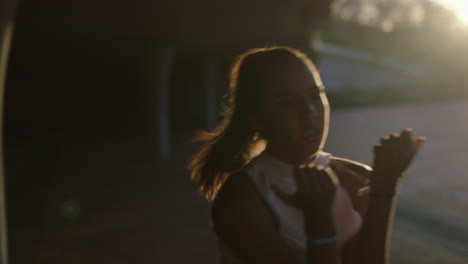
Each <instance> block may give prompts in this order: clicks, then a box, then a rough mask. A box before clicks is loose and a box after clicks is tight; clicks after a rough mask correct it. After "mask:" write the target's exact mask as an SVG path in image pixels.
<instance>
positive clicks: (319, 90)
mask: <svg viewBox="0 0 468 264" xmlns="http://www.w3.org/2000/svg"><path fill="white" fill-rule="evenodd" d="M310 90H312V91H314V92H317V93H320V92H323V90H324V87H323V86H318V85H314V86H311V87H309V88H307V91H310ZM295 94H296V93H295V92H283V93H282V92H279V93H278V94H275V97H287V96H293V95H295Z"/></svg>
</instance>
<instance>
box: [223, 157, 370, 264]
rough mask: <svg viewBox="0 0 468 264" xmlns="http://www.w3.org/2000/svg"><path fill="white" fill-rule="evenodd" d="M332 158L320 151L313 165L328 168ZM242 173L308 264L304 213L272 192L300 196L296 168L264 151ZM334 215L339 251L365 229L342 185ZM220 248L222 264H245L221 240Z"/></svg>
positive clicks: (337, 195)
mask: <svg viewBox="0 0 468 264" xmlns="http://www.w3.org/2000/svg"><path fill="white" fill-rule="evenodd" d="M330 158H331V154H329V153H326V152H323V151H320V152H319V153H317V155H316V156H315V159H314V160H313V161H312V162H311V163H312V164H314V165H320V166H323V167H325V168H327V167H329V163H330ZM241 171H244V172H245V173H246V174H247V175H248V176H249V177H250V178H251V179H252V181H253V182H254V184H255V186H256V188H257V190H258V192H259V193H260V195H261V196H262V198H263V200H264V201H265V203H266V204H267V205H268V206H269V207H270V208H271V210H272V212H273V213H274V215H275V217H276V219H277V220H278V224H279V226H278V232H279V233H280V235H281V237H282V238H283V239H284V241H285V242H286V243H287V244H288V245H289V246H290V247H291V248H292V249H294V251H297V253H298V254H302V255H303V258H302V259H304V261H305V259H306V250H307V236H306V234H305V224H304V216H303V213H302V211H301V210H299V209H297V208H295V207H292V206H290V205H288V204H287V203H285V202H284V201H283V200H281V199H280V198H279V197H278V196H277V195H276V194H275V193H274V192H273V189H272V188H271V186H275V187H276V188H277V189H280V190H282V191H283V192H284V193H287V194H292V193H295V192H297V186H296V183H295V180H294V176H293V173H294V166H293V165H291V164H288V163H285V162H282V161H280V160H278V159H276V158H274V157H273V156H272V155H271V154H269V153H268V152H266V151H264V152H262V153H261V154H260V155H259V156H257V157H256V158H254V159H253V160H252V161H251V162H250V163H249V164H248V165H247V166H246V167H244V168H242V169H241ZM332 215H333V219H334V222H335V228H336V236H337V246H338V248H339V249H340V248H342V247H343V245H344V244H345V242H346V241H347V240H349V239H350V238H351V237H352V236H353V235H355V234H356V233H357V232H358V231H359V229H360V227H361V225H362V218H361V216H360V214H359V213H358V212H356V211H355V210H354V209H353V207H352V202H351V199H350V197H349V195H348V193H347V192H346V190H345V188H344V187H343V186H341V185H338V186H337V189H336V192H335V198H334V201H333V207H332ZM218 244H219V249H220V253H221V261H222V263H223V264H240V263H242V262H241V261H240V260H239V258H238V257H237V256H236V254H235V253H234V252H233V251H232V250H231V249H230V248H229V247H228V246H227V245H226V244H225V243H224V242H223V241H222V240H221V239H218Z"/></svg>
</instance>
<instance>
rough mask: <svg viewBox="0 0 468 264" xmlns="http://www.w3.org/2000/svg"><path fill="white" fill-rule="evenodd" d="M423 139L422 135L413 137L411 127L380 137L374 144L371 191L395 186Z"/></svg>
mask: <svg viewBox="0 0 468 264" xmlns="http://www.w3.org/2000/svg"><path fill="white" fill-rule="evenodd" d="M424 140H425V138H422V137H420V138H416V139H414V138H413V137H412V135H411V129H405V130H403V131H402V132H401V133H400V134H397V133H395V134H392V135H390V136H386V137H383V138H381V139H380V144H377V145H375V146H374V165H373V167H374V177H373V179H372V187H371V188H372V189H373V191H377V192H379V191H381V190H388V188H393V187H395V186H396V184H397V182H398V180H399V179H400V177H401V176H402V175H403V172H404V171H405V170H406V169H407V168H408V167H409V165H410V163H411V161H412V160H413V158H414V156H415V155H416V153H417V152H418V150H419V147H420V146H421V144H422V143H423V142H424Z"/></svg>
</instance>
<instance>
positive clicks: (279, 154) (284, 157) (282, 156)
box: [265, 145, 318, 166]
mask: <svg viewBox="0 0 468 264" xmlns="http://www.w3.org/2000/svg"><path fill="white" fill-rule="evenodd" d="M265 151H267V152H268V153H269V154H270V155H271V156H273V157H274V158H276V159H277V160H280V161H282V162H284V163H288V164H291V165H295V166H298V165H302V164H305V163H307V162H310V161H311V157H312V156H315V154H317V152H318V150H317V151H316V152H315V153H312V154H302V155H301V154H300V153H297V152H296V153H290V152H287V151H280V150H278V149H275V148H274V147H272V146H270V145H267V147H266V149H265Z"/></svg>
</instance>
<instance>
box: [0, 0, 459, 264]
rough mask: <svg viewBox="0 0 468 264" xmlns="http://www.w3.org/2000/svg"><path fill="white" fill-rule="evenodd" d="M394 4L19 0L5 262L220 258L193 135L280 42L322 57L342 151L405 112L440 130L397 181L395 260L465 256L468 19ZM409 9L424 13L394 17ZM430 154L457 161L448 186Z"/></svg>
mask: <svg viewBox="0 0 468 264" xmlns="http://www.w3.org/2000/svg"><path fill="white" fill-rule="evenodd" d="M12 2H14V1H12ZM371 2H372V1H370V2H369V1H367V4H368V5H369V4H372V3H371ZM389 2H391V3H392V4H390V5H388V6H387V5H383V6H377V7H376V8H377V9H376V10H378V12H377V15H375V14H374V15H372V14H371V15H369V14H366V12H365V11H362V10H368V9H366V8H364V7H363V5H365V4H366V1H357V0H347V1H335V2H333V1H332V0H315V1H301V0H292V1H280V0H273V1H262V0H252V1H247V0H240V1H224V0H221V1H214V0H209V1H205V2H200V1H188V0H175V1H169V0H160V1H152V0H136V1H132V2H130V1H123V0H114V1H110V0H97V1H96V0H95V1H90V0H84V1H77V0H73V1H63V0H62V1H59V0H42V1H37V0H19V1H17V4H18V7H17V9H16V16H15V28H14V35H13V40H12V42H11V49H10V55H9V60H8V72H7V75H6V83H5V84H6V86H5V87H6V89H5V91H4V93H5V96H4V102H3V108H4V119H3V124H4V127H3V128H4V129H3V131H4V151H3V152H4V170H5V179H4V181H5V186H6V207H7V224H8V248H9V262H10V263H13V264H22V263H49V264H54V263H57V264H58V263H70V264H72V263H116V264H117V263H213V264H214V263H218V257H219V256H218V251H217V245H216V239H215V235H214V233H213V230H212V228H211V223H210V203H209V202H207V201H206V200H204V199H203V198H202V197H200V196H198V195H197V193H196V191H195V187H194V185H193V184H192V183H191V182H190V181H189V172H188V170H187V162H188V160H189V159H190V156H191V155H192V154H193V153H194V151H195V150H196V148H197V147H198V145H197V144H194V143H192V141H191V138H192V136H193V134H194V131H195V130H197V129H210V128H213V127H214V125H215V123H216V121H217V120H219V112H220V110H221V109H222V105H223V95H224V93H225V92H226V91H227V71H228V68H229V66H230V64H231V61H232V59H233V58H234V57H235V56H236V55H237V54H239V53H240V52H243V51H245V50H246V49H249V48H254V47H258V46H266V45H273V44H278V45H291V46H295V47H297V48H300V49H302V50H304V51H305V52H306V53H307V54H309V55H310V56H311V57H312V58H314V59H316V61H317V63H318V66H319V68H320V70H321V72H322V74H323V77H324V82H325V86H327V92H329V97H330V101H331V104H332V109H335V108H336V109H339V110H337V111H336V112H333V111H334V110H332V126H331V133H330V140H329V143H328V144H327V146H328V147H329V151H331V152H332V153H337V155H340V156H343V157H347V158H352V159H355V160H359V161H362V162H365V163H367V164H370V163H371V146H372V144H374V143H375V142H376V141H377V139H378V137H379V136H384V135H386V134H389V133H391V132H394V131H399V130H401V129H403V128H405V127H411V126H413V127H414V128H415V131H416V132H417V134H418V135H419V134H421V135H426V136H428V137H429V139H430V140H432V138H434V140H437V142H438V143H435V142H434V141H428V142H429V143H430V144H428V146H427V150H424V152H422V153H421V160H420V162H421V163H419V164H418V163H416V165H415V168H414V171H412V172H411V173H412V174H414V177H413V178H409V179H408V180H405V181H404V186H403V187H402V192H401V195H402V199H401V202H400V204H401V207H399V208H400V209H399V210H397V216H396V221H395V228H396V231H395V232H394V240H393V241H394V244H393V248H394V249H393V251H392V254H393V255H392V258H393V259H394V261H395V263H400V264H404V263H466V261H467V258H468V252H467V251H466V248H468V247H467V246H468V240H467V239H466V237H468V225H466V220H467V219H468V217H467V215H466V214H465V213H463V210H464V209H463V208H466V206H467V205H468V198H467V197H466V190H467V188H468V186H467V184H466V182H467V181H466V179H464V178H463V177H461V175H463V173H465V171H466V166H464V165H463V164H465V163H466V162H465V161H463V159H462V157H463V155H464V150H465V149H466V148H462V147H460V146H466V145H467V142H468V141H467V140H468V139H467V138H466V136H465V135H466V133H465V131H467V127H466V126H465V125H461V124H463V122H465V124H466V115H463V114H461V113H466V111H467V104H466V100H467V95H468V92H467V91H468V79H467V78H466V73H467V71H466V69H467V66H468V65H467V63H466V62H467V61H468V58H467V55H466V54H465V52H464V47H465V46H466V44H467V43H468V39H467V37H466V36H468V34H467V31H468V30H467V29H466V28H464V27H461V26H459V25H458V24H456V23H455V22H453V21H454V20H453V19H454V16H453V14H452V13H450V12H448V11H446V10H445V9H443V8H442V7H441V6H440V5H436V4H433V3H432V2H430V1H424V0H420V1H414V3H413V4H412V5H411V6H405V5H406V4H404V3H403V2H405V1H389ZM399 2H402V3H403V4H401V3H400V6H399V4H398V3H399ZM407 2H408V1H407ZM410 2H411V1H410ZM401 5H403V6H401ZM408 5H410V4H408ZM410 8H413V9H414V10H420V11H421V12H423V14H426V16H423V18H417V17H416V18H414V17H413V16H412V15H411V14H413V13H411V12H409V11H408V12H407V13H405V12H403V13H404V14H403V15H401V16H399V17H400V18H401V19H400V20H398V19H397V20H392V19H395V17H397V16H395V15H392V14H394V13H395V12H397V11H398V10H400V11H401V10H409V9H410ZM395 10H396V11H395ZM415 12H416V11H415ZM431 12H432V13H431ZM416 13H417V12H416ZM366 16H367V17H366ZM435 17H439V18H440V17H442V18H446V19H445V20H444V21H450V22H447V24H437V25H436V24H434V23H432V22H430V21H433V20H434V19H433V18H435ZM452 22H453V23H452ZM431 23H432V24H431ZM2 26H3V25H2ZM434 39H438V40H441V42H438V43H435V42H434ZM397 45H398V49H395V47H396V46H397ZM462 50H463V52H462ZM436 62H437V63H440V65H441V67H440V68H439V67H437V66H434V65H435V64H437V63H436ZM0 77H1V76H0ZM454 112H457V113H460V114H459V115H453V113H454ZM382 116H386V117H389V116H390V117H392V118H389V119H388V120H390V121H388V122H386V123H385V124H382V125H381V126H379V125H378V122H379V119H380V118H382ZM419 117H425V119H424V120H422V119H419ZM429 117H433V118H429ZM451 120H456V121H454V122H451ZM431 122H433V123H432V125H428V124H431ZM356 124H359V126H357V125H356ZM368 124H374V125H371V126H368ZM365 126H368V130H366V131H364V132H363V131H361V130H358V128H360V127H365ZM440 127H450V129H446V130H445V129H438V128H440ZM350 128H353V129H350ZM346 131H348V132H347V134H345V132H346ZM350 137H352V138H353V140H346V138H350ZM446 140H447V141H446ZM445 141H446V142H448V143H447V144H446V145H445V144H444V143H442V142H445ZM438 144H440V145H438ZM447 146H450V147H447ZM441 152H442V153H443V152H445V153H449V154H447V155H445V154H441ZM434 160H441V162H444V164H449V165H447V166H450V168H452V169H450V170H449V174H450V175H448V176H447V177H446V178H445V179H446V180H447V184H446V186H447V188H446V189H443V190H441V189H438V188H439V187H438V186H439V179H438V178H437V175H436V173H435V172H437V173H442V172H441V171H437V168H439V167H437V166H434V164H436V163H434V162H435V161H434ZM460 164H462V165H460ZM431 166H432V167H431ZM457 166H458V167H457ZM428 168H430V169H428ZM465 174H466V173H465ZM453 175H455V176H453ZM421 182H424V184H420V183H421ZM460 186H462V187H463V188H462V187H460ZM437 189H438V191H437V192H436V191H435V190H437ZM431 199H433V200H434V201H433V200H431ZM441 201H444V202H441ZM448 204H450V206H449V205H448ZM432 206H434V207H433V208H432V210H429V211H430V213H428V208H429V209H430V208H431V207H432ZM421 208H422V209H421ZM425 208H426V209H425ZM418 209H419V210H418ZM460 223H461V224H460ZM435 226H439V227H440V228H439V229H436V228H434V227H435ZM428 230H433V231H432V232H430V231H428ZM434 230H435V231H434ZM457 234H458V236H457ZM460 234H466V235H467V236H466V237H463V236H460ZM408 249H411V250H412V252H413V253H414V254H408V253H407V250H408ZM429 252H430V253H431V254H429ZM431 261H432V262H431Z"/></svg>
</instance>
